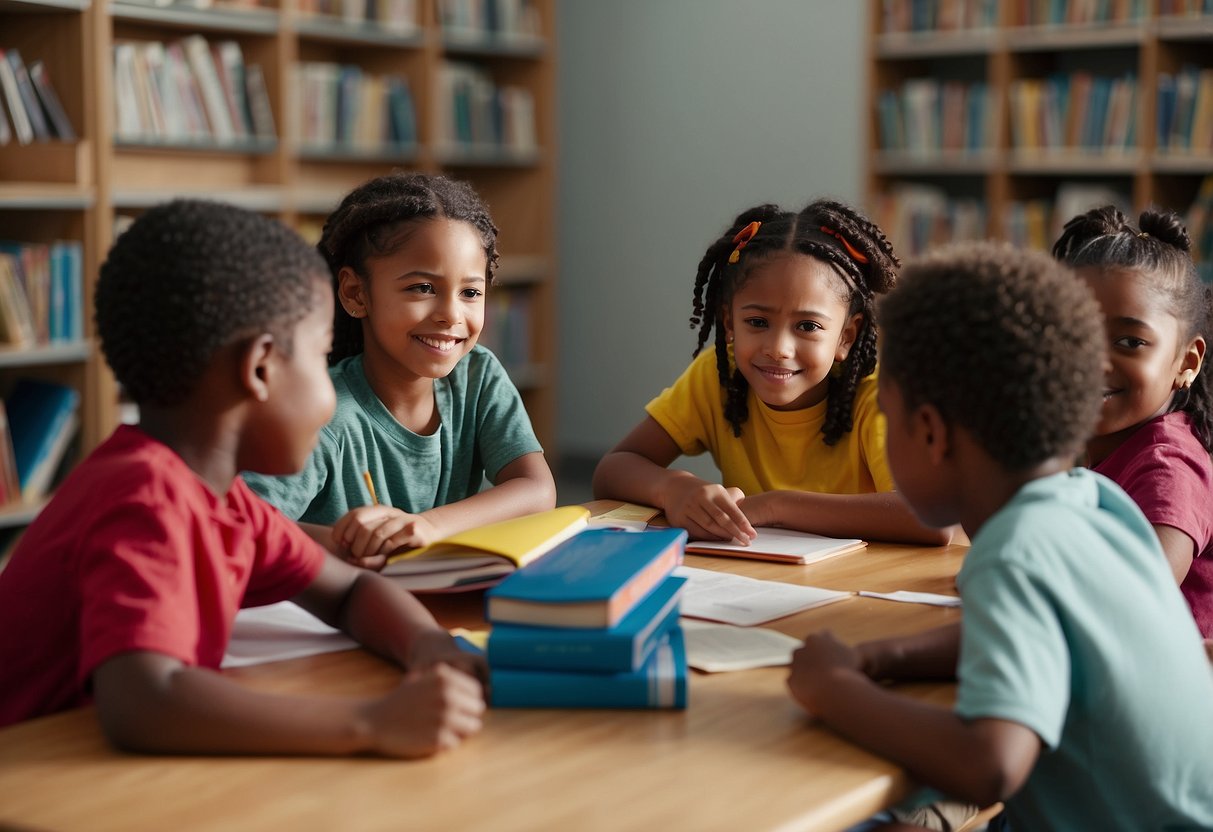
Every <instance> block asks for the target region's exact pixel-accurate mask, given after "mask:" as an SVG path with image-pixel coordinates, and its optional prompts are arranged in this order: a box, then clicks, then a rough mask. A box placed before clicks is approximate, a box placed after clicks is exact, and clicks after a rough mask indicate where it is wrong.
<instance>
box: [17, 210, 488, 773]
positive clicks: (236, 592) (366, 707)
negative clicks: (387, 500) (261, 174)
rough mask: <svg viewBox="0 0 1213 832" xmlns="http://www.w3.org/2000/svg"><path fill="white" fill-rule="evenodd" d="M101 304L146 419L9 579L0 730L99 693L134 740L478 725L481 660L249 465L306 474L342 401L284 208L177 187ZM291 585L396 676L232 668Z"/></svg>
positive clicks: (314, 742) (99, 456)
mask: <svg viewBox="0 0 1213 832" xmlns="http://www.w3.org/2000/svg"><path fill="white" fill-rule="evenodd" d="M96 307H97V308H96V316H97V317H96V320H97V330H98V335H99V337H100V341H101V346H102V349H103V350H104V352H105V355H106V359H107V361H108V362H109V364H110V366H111V368H112V369H113V371H114V375H115V376H116V377H117V379H118V381H119V382H120V383H121V384H122V385H123V387H124V388H125V389H126V391H127V392H128V393H129V395H130V396H131V397H132V398H133V399H134V400H135V401H136V402H137V403H138V404H139V408H140V423H139V426H138V427H134V426H122V427H120V428H118V430H117V431H115V433H114V434H113V435H112V436H111V437H110V438H109V439H108V440H107V441H106V442H104V443H103V444H102V445H101V446H100V447H98V448H97V449H96V450H95V451H94V452H93V453H92V454H91V455H90V456H89V457H88V458H87V459H86V460H84V461H83V462H82V463H81V464H80V465H78V466H77V467H76V468H75V469H74V470H73V471H72V473H71V474H70V475H69V476H68V477H67V479H66V480H65V481H64V482H63V484H62V485H61V486H60V488H59V490H58V491H57V493H56V494H55V497H54V499H53V500H51V502H50V504H49V505H48V506H47V507H46V508H45V509H44V510H43V511H42V512H41V514H39V516H38V519H37V520H35V522H34V523H33V524H32V525H31V526H30V528H29V529H28V530H27V532H26V534H25V535H24V537H23V538H22V541H21V543H20V545H19V546H18V547H17V549H16V551H15V552H14V553H13V556H12V560H11V562H10V563H9V565H8V567H7V568H6V569H5V570H4V571H3V572H0V632H3V633H4V639H3V640H2V641H0V725H6V724H9V723H13V722H17V721H20V720H23V719H29V718H32V717H36V716H40V715H44V714H50V713H54V712H57V711H60V710H64V709H67V708H73V707H77V706H79V705H84V704H86V703H88V702H89V701H94V702H95V703H96V705H97V714H98V717H99V719H100V721H101V725H102V728H103V729H104V731H105V733H106V734H107V736H108V737H109V739H110V740H111V741H112V742H113V743H114V744H115V745H118V746H120V747H122V748H127V749H131V750H138V751H150V752H191V753H198V752H212V753H213V752H220V753H223V752H228V753H275V754H277V753H300V754H344V753H356V752H373V753H380V754H386V755H392V756H402V757H414V756H423V755H426V754H431V753H434V752H435V751H438V750H440V749H443V748H450V747H453V746H455V745H458V744H459V742H460V741H462V740H463V739H464V738H465V737H467V736H469V735H471V734H473V733H475V732H476V731H478V730H479V728H480V717H481V713H482V712H483V709H484V697H483V691H482V689H481V685H480V683H479V682H478V681H477V679H476V678H475V675H481V676H483V665H482V663H481V662H480V660H479V659H478V658H474V657H472V656H471V655H470V654H467V653H463V652H461V651H460V650H459V649H458V648H457V647H456V645H455V643H454V642H453V640H452V639H451V637H450V636H449V635H448V634H447V633H446V631H445V630H443V629H442V628H441V627H439V626H438V624H437V623H436V622H435V621H434V619H433V617H432V616H431V615H430V614H429V613H428V612H427V611H426V610H425V608H424V607H422V606H421V605H420V604H419V603H418V602H417V601H416V599H414V598H413V597H412V596H411V595H409V594H408V593H406V592H403V591H401V590H399V589H398V588H396V587H395V586H393V585H392V583H391V582H390V581H388V580H387V579H384V578H382V577H381V576H379V575H377V574H375V573H373V572H369V571H366V570H362V569H358V568H356V567H353V566H351V565H349V564H347V563H344V562H342V561H341V560H339V559H337V558H335V557H331V556H329V555H328V554H326V553H325V552H324V550H323V549H321V548H320V547H319V545H318V544H316V543H315V542H314V541H312V540H311V539H310V538H309V537H307V535H305V534H303V533H302V532H301V531H300V530H299V529H298V527H297V526H296V525H295V524H294V523H292V522H290V521H288V520H286V519H285V518H283V517H282V515H280V514H279V513H278V512H277V511H276V510H275V509H273V508H272V507H270V506H269V505H268V504H266V503H264V502H263V501H262V500H261V499H260V498H259V497H257V496H256V495H254V494H253V493H252V492H251V491H249V490H248V488H247V487H246V486H245V484H244V481H243V480H242V479H241V478H240V476H239V472H240V471H244V470H251V471H258V472H263V473H267V474H286V473H290V472H293V471H296V470H298V469H299V468H300V467H302V465H303V463H304V461H305V460H306V459H307V457H308V455H309V453H310V452H311V450H312V447H313V446H314V445H315V443H316V438H317V434H318V431H319V430H320V428H321V427H322V426H323V425H324V424H325V423H326V422H327V421H328V419H329V418H330V416H331V415H332V412H333V406H334V393H333V387H332V384H331V382H330V381H329V376H328V372H327V367H326V361H325V356H326V354H327V353H328V351H329V348H330V345H331V338H332V320H333V302H332V291H331V289H330V287H329V285H328V271H327V269H326V267H325V264H324V262H323V261H322V260H321V259H320V258H319V256H318V255H317V254H316V253H315V252H314V251H313V250H311V249H310V248H309V247H308V246H307V245H306V244H305V243H304V242H303V241H302V240H300V239H299V238H298V237H297V236H296V235H295V234H294V233H292V232H291V231H289V230H288V229H286V228H285V227H284V226H282V225H280V224H279V223H277V222H274V221H272V220H268V219H265V218H263V217H261V216H259V215H256V214H253V213H250V212H247V211H242V210H238V209H235V208H232V207H230V206H225V205H220V204H218V203H209V202H200V201H177V202H173V203H170V204H168V205H164V206H160V207H158V208H154V209H152V210H151V211H149V212H147V213H146V214H145V215H143V216H142V217H141V218H140V219H139V220H138V221H136V222H135V223H134V225H132V226H131V228H130V229H129V230H128V231H127V232H126V233H125V234H123V235H122V237H120V238H119V240H118V241H117V243H115V245H114V247H113V249H111V251H110V254H109V258H108V260H107V261H106V263H105V264H104V265H103V266H102V268H101V274H100V278H99V280H98V283H97V287H96ZM287 598H291V599H294V600H295V601H296V602H298V603H299V604H300V605H301V606H303V607H304V608H305V609H307V610H309V611H310V612H312V613H313V614H315V615H316V616H317V617H319V618H321V619H322V620H324V621H326V622H328V623H329V624H332V625H333V626H337V627H340V628H341V629H343V630H345V631H346V632H347V633H349V634H350V635H351V636H353V637H354V638H355V639H357V640H358V641H360V642H361V643H363V644H364V645H365V646H366V647H367V648H369V649H370V650H372V651H374V652H376V653H378V654H380V655H382V656H384V657H385V658H387V659H389V660H390V661H393V662H395V663H396V664H399V665H400V666H402V667H404V668H406V669H407V671H408V672H407V673H406V675H405V676H404V678H403V680H402V682H401V684H400V686H399V687H398V688H397V689H396V690H394V691H392V692H391V693H389V694H387V695H385V696H382V697H366V698H363V699H346V700H340V699H331V698H325V699H319V698H307V697H295V696H283V695H278V694H267V693H261V692H256V691H252V690H249V689H246V688H244V687H242V686H240V685H239V684H237V683H235V682H234V681H231V680H229V679H227V678H224V677H223V676H222V675H220V674H219V673H217V672H215V671H216V670H217V669H218V667H219V663H220V661H221V660H222V658H223V653H224V648H225V646H226V645H227V641H228V638H229V636H230V634H231V628H232V622H233V619H234V617H235V614H236V610H237V609H238V608H239V607H241V606H256V605H260V604H268V603H273V602H275V601H279V600H283V599H287Z"/></svg>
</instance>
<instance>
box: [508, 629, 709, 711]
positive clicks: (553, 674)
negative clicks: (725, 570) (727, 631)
mask: <svg viewBox="0 0 1213 832" xmlns="http://www.w3.org/2000/svg"><path fill="white" fill-rule="evenodd" d="M489 677H490V681H491V685H490V688H491V693H490V696H489V698H490V701H491V702H492V705H493V707H496V708H685V707H686V706H687V656H686V647H685V645H684V644H683V640H682V628H681V627H674V628H673V629H672V630H670V631H669V633H668V634H667V635H666V637H665V638H664V639H662V641H661V643H659V644H658V645H657V648H656V649H655V650H654V651H653V653H652V655H650V656H649V658H648V661H646V662H645V663H644V666H643V667H641V668H640V670H637V671H635V672H634V673H560V672H558V671H555V670H509V669H503V668H493V669H491V670H490V672H489Z"/></svg>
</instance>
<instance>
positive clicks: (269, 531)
mask: <svg viewBox="0 0 1213 832" xmlns="http://www.w3.org/2000/svg"><path fill="white" fill-rule="evenodd" d="M246 496H247V505H246V508H245V513H246V515H247V516H248V517H249V520H250V522H252V523H253V525H254V527H255V528H256V529H257V540H258V546H257V558H256V561H255V563H254V564H253V570H252V574H250V575H249V582H248V587H247V588H246V589H245V593H244V598H243V599H242V600H241V606H242V607H260V606H265V605H267V604H276V603H278V602H279V601H286V600H288V599H290V598H294V597H295V596H296V595H298V594H299V593H300V592H302V591H303V590H305V589H307V587H308V586H310V585H311V583H312V581H314V580H316V576H317V575H319V574H320V569H321V567H322V566H323V565H324V559H325V558H326V557H328V553H327V552H326V551H325V550H324V547H322V546H321V545H320V544H319V543H317V542H316V541H314V540H312V538H310V537H309V536H308V535H307V533H306V532H304V531H303V530H302V529H301V528H299V526H298V524H296V523H293V522H291V521H290V520H288V519H286V518H285V517H283V516H282V514H281V513H279V512H278V510H277V509H275V508H274V507H273V506H271V505H269V504H268V503H266V502H265V501H263V500H262V499H261V498H259V497H258V496H257V495H255V494H253V493H251V492H250V493H248V494H247V495H246Z"/></svg>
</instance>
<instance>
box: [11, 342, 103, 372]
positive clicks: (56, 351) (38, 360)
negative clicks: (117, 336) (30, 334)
mask: <svg viewBox="0 0 1213 832" xmlns="http://www.w3.org/2000/svg"><path fill="white" fill-rule="evenodd" d="M92 352H93V346H92V344H91V343H90V342H88V341H68V342H63V343H55V344H39V345H37V346H34V347H6V348H2V349H0V368H10V367H36V366H40V365H46V364H79V363H80V362H82V361H87V360H88V359H89V356H90V355H92Z"/></svg>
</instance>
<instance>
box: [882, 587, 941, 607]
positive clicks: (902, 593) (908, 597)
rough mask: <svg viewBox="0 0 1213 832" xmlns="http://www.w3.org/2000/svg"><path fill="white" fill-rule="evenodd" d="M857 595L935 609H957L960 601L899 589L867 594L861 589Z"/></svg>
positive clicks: (930, 593)
mask: <svg viewBox="0 0 1213 832" xmlns="http://www.w3.org/2000/svg"><path fill="white" fill-rule="evenodd" d="M859 594H860V595H862V596H863V597H864V598H882V599H884V600H885V601H901V602H903V603H906V604H931V605H932V606H936V607H959V606H960V599H959V598H957V597H956V596H955V595H937V594H936V593H934V592H910V590H908V589H899V590H897V591H896V592H868V591H867V590H864V589H861V590H860V591H859Z"/></svg>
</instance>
